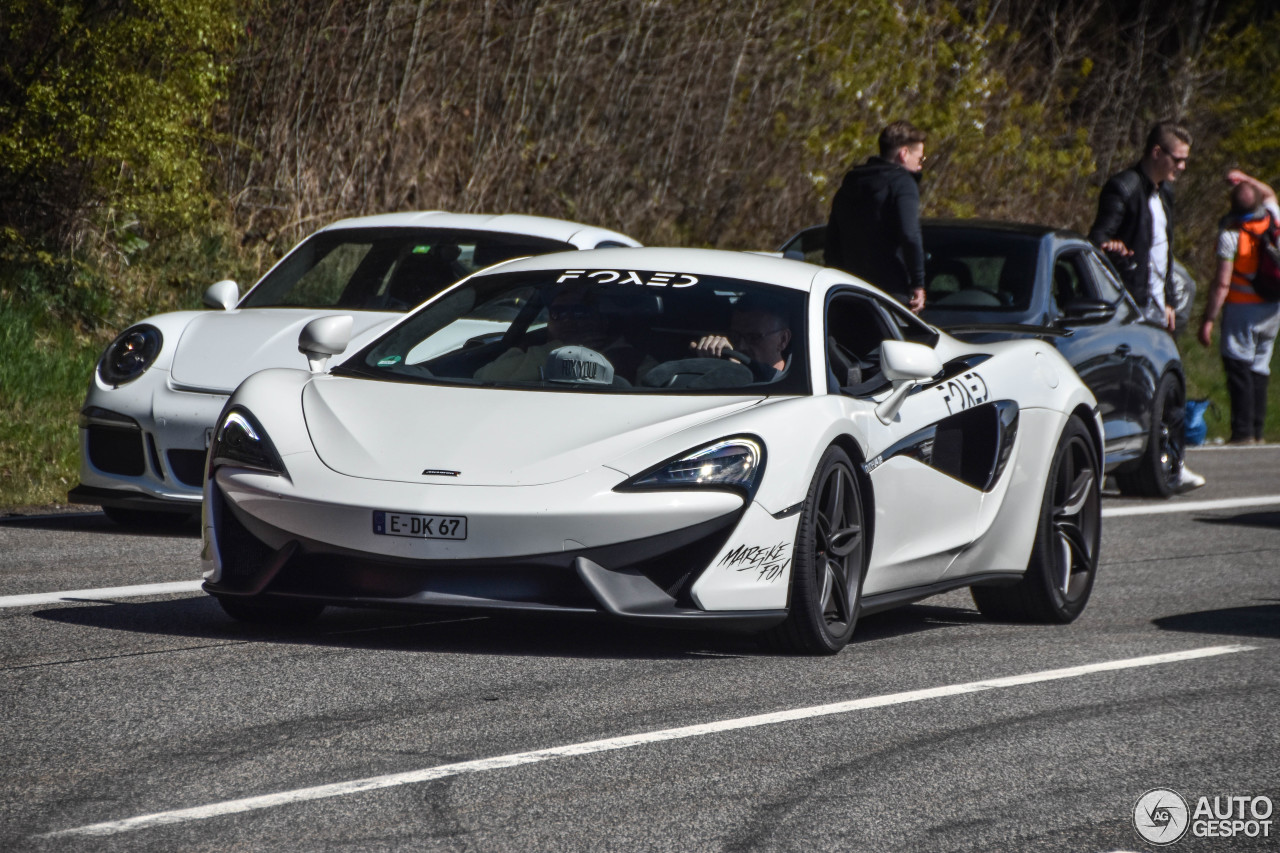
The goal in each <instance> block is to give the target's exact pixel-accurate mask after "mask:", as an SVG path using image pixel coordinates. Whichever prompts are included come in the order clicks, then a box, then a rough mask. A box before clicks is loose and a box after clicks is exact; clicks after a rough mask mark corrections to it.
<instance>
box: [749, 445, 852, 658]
mask: <svg viewBox="0 0 1280 853" xmlns="http://www.w3.org/2000/svg"><path fill="white" fill-rule="evenodd" d="M864 506H865V504H864V501H863V499H862V485H861V483H860V481H859V479H858V475H857V473H856V472H855V469H854V465H853V462H852V461H851V460H850V459H849V455H848V454H847V453H845V451H844V450H842V449H841V448H839V447H834V446H833V447H829V448H827V452H826V453H824V454H823V456H822V459H821V460H820V461H819V463H818V470H817V473H816V474H814V478H813V482H812V483H811V484H810V486H809V493H808V496H807V498H806V499H805V503H804V509H803V510H802V511H801V514H800V525H799V529H798V530H797V532H796V542H795V548H794V550H793V552H792V565H791V603H790V612H789V613H788V614H787V619H786V621H785V622H783V623H782V624H781V625H780V626H778V627H777V628H775V629H773V631H771V632H770V637H771V638H772V639H773V640H774V641H775V642H776V643H777V645H779V646H780V647H781V648H783V649H785V650H787V651H791V652H799V653H803V654H835V653H836V652H838V651H840V650H841V649H842V648H844V647H845V645H846V644H848V642H849V638H850V637H852V636H853V629H854V626H855V625H856V624H857V621H858V611H859V608H860V604H861V599H862V581H863V575H864V574H865V572H866V566H867V553H868V550H867V538H866V535H865V533H864V528H865V521H866V519H865V510H864Z"/></svg>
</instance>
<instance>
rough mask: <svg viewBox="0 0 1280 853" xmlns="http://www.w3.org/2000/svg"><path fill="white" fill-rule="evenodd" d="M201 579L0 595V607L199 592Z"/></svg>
mask: <svg viewBox="0 0 1280 853" xmlns="http://www.w3.org/2000/svg"><path fill="white" fill-rule="evenodd" d="M201 583H202V581H174V582H173V583H149V584H141V585H138V586H109V587H103V588H101V589H72V590H64V591H63V592H36V593H32V594H30V595H6V596H0V607H31V606H33V605H41V604H58V603H60V602H68V601H86V600H88V601H105V600H108V599H112V598H137V597H139V596H143V595H166V594H168V593H171V592H199V591H200V584H201Z"/></svg>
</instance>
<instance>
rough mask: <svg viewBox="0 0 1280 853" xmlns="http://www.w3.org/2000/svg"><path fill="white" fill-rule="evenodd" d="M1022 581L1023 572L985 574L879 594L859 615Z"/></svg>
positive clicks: (867, 600)
mask: <svg viewBox="0 0 1280 853" xmlns="http://www.w3.org/2000/svg"><path fill="white" fill-rule="evenodd" d="M1020 580H1022V573H1021V572H984V573H982V574H980V575H966V576H965V577H960V578H951V579H949V580H943V581H938V582H937V583H931V584H927V585H925V586H913V587H909V588H907V589H894V590H890V591H889V592H878V593H876V594H875V595H868V596H864V597H863V599H862V604H861V605H860V607H859V610H858V613H859V615H861V616H866V615H869V614H871V613H880V612H881V611H884V610H892V609H893V608H895V607H901V606H902V605H904V604H911V603H912V602H913V601H919V600H920V599H922V598H929V597H930V596H934V595H940V594H942V593H944V592H950V591H951V590H953V589H961V588H962V587H966V586H1008V585H1011V584H1015V583H1017V582H1018V581H1020Z"/></svg>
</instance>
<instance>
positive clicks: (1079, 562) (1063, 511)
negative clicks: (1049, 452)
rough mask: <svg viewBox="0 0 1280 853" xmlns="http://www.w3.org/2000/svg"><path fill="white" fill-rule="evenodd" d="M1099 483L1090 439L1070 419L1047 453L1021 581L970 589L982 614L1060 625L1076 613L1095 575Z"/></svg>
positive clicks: (1099, 473)
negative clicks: (1049, 457)
mask: <svg viewBox="0 0 1280 853" xmlns="http://www.w3.org/2000/svg"><path fill="white" fill-rule="evenodd" d="M1101 482H1102V468H1101V466H1100V465H1099V463H1098V451H1097V448H1096V446H1095V444H1094V440H1093V436H1092V435H1090V433H1089V430H1088V428H1087V427H1086V426H1085V425H1084V422H1083V421H1081V420H1080V418H1078V417H1075V416H1073V417H1072V418H1071V419H1070V420H1069V421H1068V422H1067V426H1066V429H1064V430H1063V431H1062V436H1061V437H1060V438H1059V439H1058V447H1057V450H1056V451H1055V452H1054V454H1053V462H1052V464H1051V466H1050V468H1049V476H1048V478H1047V480H1046V482H1045V488H1044V497H1043V499H1042V500H1041V504H1040V521H1039V523H1038V525H1037V526H1036V538H1035V541H1034V543H1032V546H1031V558H1030V560H1029V561H1028V563H1027V571H1026V573H1025V574H1024V575H1023V577H1022V580H1021V581H1019V582H1018V583H1016V584H1014V585H1012V586H975V587H972V588H971V592H972V594H973V600H974V603H976V604H977V605H978V610H979V612H981V613H982V615H983V616H986V617H988V618H990V619H1000V620H1009V621H1019V622H1059V623H1062V622H1071V621H1072V620H1074V619H1075V618H1076V617H1077V616H1079V615H1080V613H1081V612H1082V611H1083V610H1084V606H1085V604H1087V603H1088V601H1089V594H1090V593H1091V592H1092V591H1093V581H1094V577H1095V576H1096V575H1097V572H1098V547H1099V543H1100V542H1101V536H1102V490H1101Z"/></svg>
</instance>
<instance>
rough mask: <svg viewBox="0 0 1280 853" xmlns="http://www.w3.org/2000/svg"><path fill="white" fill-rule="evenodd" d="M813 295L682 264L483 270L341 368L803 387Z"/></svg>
mask: <svg viewBox="0 0 1280 853" xmlns="http://www.w3.org/2000/svg"><path fill="white" fill-rule="evenodd" d="M804 305H805V295H804V294H803V293H800V292H798V291H794V290H789V289H785V288H778V287H771V286H768V285H763V284H758V283H754V282H748V281H740V280H737V279H729V278H720V277H713V276H704V275H696V276H695V275H691V274H688V273H681V272H661V271H659V272H634V271H630V270H553V271H538V272H524V273H497V274H493V275H485V276H478V277H476V278H474V279H472V280H471V281H468V282H467V283H466V284H464V285H462V286H461V287H459V288H458V289H456V290H454V291H452V292H451V293H449V294H448V295H447V296H445V297H443V298H442V299H440V300H438V301H436V302H435V303H433V304H431V305H429V306H427V307H426V308H423V309H422V310H421V311H419V312H417V313H416V314H414V315H413V316H412V317H410V318H409V319H407V320H405V321H404V322H403V323H401V324H400V325H399V326H397V327H396V328H394V329H392V330H390V331H389V332H388V333H387V334H386V335H385V336H384V337H383V338H381V339H380V340H378V341H375V342H374V343H373V344H371V345H370V346H369V347H367V348H366V349H365V350H364V351H363V352H360V353H358V354H356V355H355V356H353V357H352V358H351V359H350V360H348V361H347V362H345V363H344V364H343V365H341V366H339V367H337V368H335V369H334V373H335V374H338V375H349V376H350V375H357V376H367V377H375V378H385V379H393V380H399V381H419V382H423V383H428V384H449V385H482V386H498V387H508V388H540V389H557V390H574V391H591V392H603V393H647V394H668V393H703V394H706V393H712V394H726V393H727V394H751V395H756V394H803V393H807V392H808V387H809V382H808V369H807V367H806V364H805V348H804V346H802V345H801V342H802V341H803V340H804V329H803V326H802V323H803V317H804Z"/></svg>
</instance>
